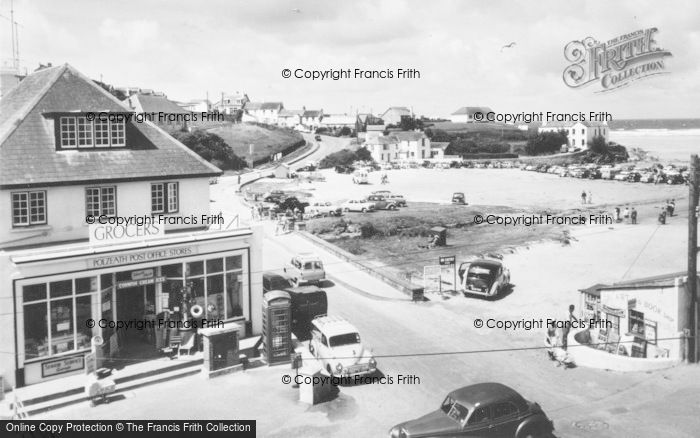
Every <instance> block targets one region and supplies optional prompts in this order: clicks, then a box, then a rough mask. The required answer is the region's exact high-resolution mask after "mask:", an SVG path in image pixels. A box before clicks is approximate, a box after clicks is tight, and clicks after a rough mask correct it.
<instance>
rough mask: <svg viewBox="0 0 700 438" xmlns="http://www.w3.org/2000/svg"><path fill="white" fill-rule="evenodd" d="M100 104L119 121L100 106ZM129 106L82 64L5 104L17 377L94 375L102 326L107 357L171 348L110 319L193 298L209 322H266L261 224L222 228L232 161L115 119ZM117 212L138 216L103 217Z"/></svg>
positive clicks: (173, 310)
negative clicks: (220, 185)
mask: <svg viewBox="0 0 700 438" xmlns="http://www.w3.org/2000/svg"><path fill="white" fill-rule="evenodd" d="M96 112H105V113H108V114H109V116H110V117H111V118H112V120H111V121H102V120H100V119H99V118H97V119H94V120H92V119H90V118H89V117H88V116H87V114H89V113H96ZM128 112H130V109H129V108H127V107H126V106H125V105H124V104H123V103H121V102H119V101H118V100H117V99H115V98H114V97H113V96H112V95H110V94H109V93H107V92H106V91H104V90H103V89H102V88H100V87H99V86H97V85H96V84H95V83H94V82H93V81H92V80H90V79H89V78H87V77H85V76H83V75H82V74H80V73H79V72H78V71H76V70H75V69H74V68H73V67H71V66H69V65H63V66H59V67H53V68H48V69H45V70H41V71H38V72H36V73H34V74H32V75H29V76H28V77H27V78H25V79H24V80H23V81H22V82H20V83H19V84H18V85H17V86H16V87H15V88H14V89H13V90H11V91H10V92H9V93H8V94H7V95H6V96H5V97H3V99H2V100H1V101H0V205H1V206H2V208H0V212H1V214H0V303H2V304H1V305H2V312H0V326H2V330H0V351H2V352H3V354H0V370H1V372H2V373H3V374H2V378H3V379H4V381H5V387H8V386H10V387H11V386H12V385H16V386H18V387H20V386H24V385H30V384H34V383H39V382H44V381H47V380H51V379H57V378H61V377H64V376H69V375H75V374H84V373H85V367H86V360H85V355H86V354H87V353H89V352H90V347H91V339H92V338H93V337H94V336H97V335H99V336H101V337H102V338H103V339H104V340H105V342H104V344H103V345H102V346H101V347H99V349H98V352H97V353H98V354H97V355H98V360H102V359H105V358H109V357H112V356H114V355H116V354H119V355H120V357H122V358H129V357H133V356H132V355H137V354H138V355H139V356H137V357H142V356H141V355H142V354H143V351H144V348H147V349H148V348H152V349H153V350H155V351H157V350H158V341H157V340H156V339H157V337H156V339H153V340H150V341H146V340H144V339H143V338H141V337H140V336H138V333H139V330H132V331H127V332H120V333H119V335H118V334H117V332H115V331H114V330H113V329H110V328H108V327H105V328H102V327H100V325H102V323H99V324H98V322H100V321H105V324H104V325H107V324H109V322H110V321H111V322H113V321H118V320H123V321H129V320H144V319H146V318H156V317H161V316H163V317H166V316H165V315H176V314H177V313H178V312H181V307H180V306H181V305H184V304H182V303H183V301H182V300H183V299H188V298H190V299H191V300H190V301H189V304H190V305H191V306H194V305H195V304H196V305H199V306H201V308H202V309H203V316H202V317H205V318H207V319H210V320H221V321H222V322H223V324H230V323H233V322H236V323H240V324H241V326H243V327H245V331H246V334H253V333H260V332H261V330H262V322H261V318H260V314H261V311H260V308H261V305H262V303H261V297H262V291H261V289H260V283H261V276H260V274H259V272H260V271H261V269H262V254H261V251H262V240H261V239H262V236H261V234H260V232H259V231H257V230H251V229H240V228H239V229H234V230H231V231H226V230H225V226H212V224H213V223H217V222H218V224H221V222H220V221H219V220H218V219H217V218H216V217H214V218H211V217H210V216H209V214H210V213H211V212H210V210H209V208H210V207H209V206H210V203H209V179H210V178H211V177H213V176H218V175H220V174H221V171H220V170H219V169H218V168H216V167H215V166H213V165H211V164H209V163H207V162H206V161H204V160H203V159H201V158H200V157H199V156H198V155H196V154H195V153H193V152H192V151H191V150H189V149H188V148H187V147H185V146H184V145H183V144H181V143H179V142H178V141H177V140H175V139H174V138H172V137H170V136H169V135H168V134H166V133H165V132H164V131H163V130H161V129H160V128H159V127H157V126H156V125H155V124H153V123H150V122H144V123H138V122H136V121H133V120H132V121H128V122H127V121H124V120H116V119H115V115H116V114H124V113H128ZM28 157H31V159H28ZM146 217H147V218H149V219H150V218H152V217H156V218H159V217H163V218H167V219H168V220H169V222H170V223H168V224H163V223H162V222H160V220H158V219H156V221H153V220H152V219H151V223H148V222H145V223H143V222H144V221H145V219H144V218H146ZM116 218H122V220H126V219H127V218H131V219H130V220H132V221H133V223H131V224H128V225H124V224H120V225H117V224H109V223H107V224H104V223H100V222H102V221H110V220H114V219H116ZM207 219H208V220H207ZM93 221H94V222H96V223H94V224H93V223H91V222H93ZM139 221H141V222H142V223H139ZM185 292H186V293H187V295H185ZM157 315H158V316H157ZM90 320H93V321H95V325H94V326H93V327H90V325H89V321H90ZM134 334H136V335H137V336H133V335H134ZM144 342H145V344H144Z"/></svg>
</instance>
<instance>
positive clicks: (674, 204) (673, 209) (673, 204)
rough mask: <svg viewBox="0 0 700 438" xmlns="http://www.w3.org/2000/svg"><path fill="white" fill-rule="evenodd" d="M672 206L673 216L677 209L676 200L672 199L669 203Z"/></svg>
mask: <svg viewBox="0 0 700 438" xmlns="http://www.w3.org/2000/svg"><path fill="white" fill-rule="evenodd" d="M669 205H670V206H671V214H670V215H671V216H673V212H674V211H676V200H675V199H671V203H670V204H669Z"/></svg>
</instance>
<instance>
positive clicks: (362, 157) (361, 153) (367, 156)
mask: <svg viewBox="0 0 700 438" xmlns="http://www.w3.org/2000/svg"><path fill="white" fill-rule="evenodd" d="M355 160H357V161H372V153H371V152H370V151H369V149H367V148H366V147H361V148H359V149H358V150H356V151H355Z"/></svg>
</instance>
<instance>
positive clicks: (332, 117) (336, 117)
mask: <svg viewBox="0 0 700 438" xmlns="http://www.w3.org/2000/svg"><path fill="white" fill-rule="evenodd" d="M356 124H357V117H356V116H351V115H348V114H324V115H323V119H322V120H321V124H320V126H319V127H323V128H328V129H342V128H345V127H347V128H350V129H352V130H353V131H354V130H355V128H356Z"/></svg>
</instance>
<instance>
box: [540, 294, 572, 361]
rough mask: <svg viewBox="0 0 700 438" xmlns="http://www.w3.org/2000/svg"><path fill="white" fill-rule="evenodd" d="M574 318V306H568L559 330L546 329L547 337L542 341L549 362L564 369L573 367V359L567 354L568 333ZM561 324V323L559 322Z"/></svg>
mask: <svg viewBox="0 0 700 438" xmlns="http://www.w3.org/2000/svg"><path fill="white" fill-rule="evenodd" d="M574 320H576V317H575V316H574V305H573V304H572V305H570V306H569V311H568V312H567V314H566V316H565V318H564V321H563V324H560V328H554V327H548V328H547V335H546V337H545V340H544V344H545V348H546V350H547V355H548V356H549V358H550V359H551V360H554V361H556V362H557V366H563V367H564V368H566V367H569V366H573V365H574V358H573V357H572V356H571V355H570V354H569V352H568V351H567V350H568V346H569V332H570V331H571V326H572V325H573V322H574ZM560 322H561V321H560Z"/></svg>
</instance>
